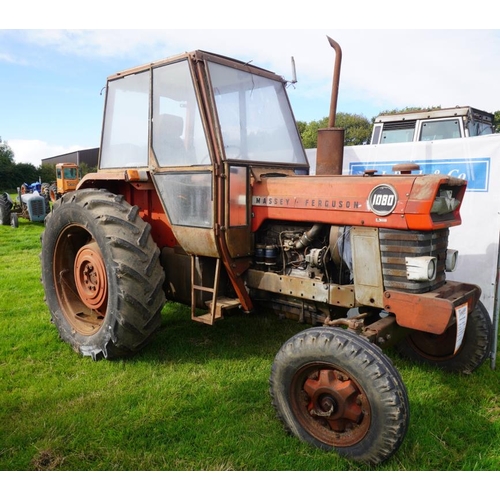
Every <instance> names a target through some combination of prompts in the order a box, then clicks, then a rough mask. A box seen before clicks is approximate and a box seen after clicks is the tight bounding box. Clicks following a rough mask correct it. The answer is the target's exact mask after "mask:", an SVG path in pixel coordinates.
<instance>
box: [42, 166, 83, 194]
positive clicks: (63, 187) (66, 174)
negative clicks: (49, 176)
mask: <svg viewBox="0 0 500 500" xmlns="http://www.w3.org/2000/svg"><path fill="white" fill-rule="evenodd" d="M80 177H81V175H80V169H79V168H78V166H77V165H76V164H75V163H58V164H57V165H56V179H57V180H56V183H55V184H52V185H51V186H50V188H49V189H50V199H51V200H52V201H56V200H57V199H59V198H60V197H61V196H62V195H63V194H64V193H67V192H68V191H74V190H75V189H76V186H77V185H78V183H79V182H80Z"/></svg>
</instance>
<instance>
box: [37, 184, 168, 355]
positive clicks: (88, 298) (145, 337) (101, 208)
mask: <svg viewBox="0 0 500 500" xmlns="http://www.w3.org/2000/svg"><path fill="white" fill-rule="evenodd" d="M150 229H151V227H150V225H149V224H147V223H146V222H144V221H143V220H142V219H141V217H140V216H139V209H138V207H135V206H131V205H129V204H128V203H127V202H126V201H125V200H124V198H123V197H122V196H116V195H114V194H112V193H109V192H108V191H104V190H94V189H85V190H81V191H75V192H73V193H69V194H68V195H66V196H63V197H62V198H60V199H59V200H58V201H57V202H56V203H55V204H54V210H53V211H52V212H51V213H50V214H49V215H48V216H47V218H46V222H45V230H44V232H43V234H42V253H41V264H42V282H43V286H44V289H45V300H46V302H47V304H48V307H49V309H50V312H51V315H52V319H53V322H54V323H55V325H56V327H57V329H58V330H59V334H60V336H61V338H62V339H63V340H64V341H66V342H68V343H69V344H70V345H71V346H72V347H73V349H75V350H76V351H77V352H79V353H81V354H82V355H85V356H92V358H93V359H99V358H102V357H104V358H114V357H118V356H124V355H127V354H131V353H134V352H136V351H138V350H139V349H140V348H141V347H142V346H143V345H145V344H146V343H147V342H148V341H149V340H150V339H151V336H152V335H153V333H154V332H155V331H156V330H157V329H158V327H159V326H160V321H161V310H162V307H163V304H164V302H165V296H164V293H163V290H162V285H163V280H164V273H163V269H162V267H161V265H160V261H159V250H158V247H157V246H156V243H155V242H154V241H153V239H152V237H151V235H150Z"/></svg>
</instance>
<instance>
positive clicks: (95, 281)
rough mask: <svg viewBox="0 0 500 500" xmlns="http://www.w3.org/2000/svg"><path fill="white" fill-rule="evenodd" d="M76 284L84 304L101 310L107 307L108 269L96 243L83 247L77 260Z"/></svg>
mask: <svg viewBox="0 0 500 500" xmlns="http://www.w3.org/2000/svg"><path fill="white" fill-rule="evenodd" d="M75 283H76V288H77V290H78V294H79V295H80V298H81V300H82V301H83V303H84V304H85V305H86V306H87V307H88V308H90V309H93V310H99V309H101V308H102V307H103V305H105V303H106V299H107V291H108V280H107V277H106V267H105V265H104V261H103V258H102V255H101V251H100V250H99V246H98V245H97V243H96V242H92V243H89V244H88V245H85V246H83V247H82V248H80V250H79V251H78V253H77V255H76V258H75Z"/></svg>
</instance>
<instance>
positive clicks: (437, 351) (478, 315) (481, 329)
mask: <svg viewBox="0 0 500 500" xmlns="http://www.w3.org/2000/svg"><path fill="white" fill-rule="evenodd" d="M493 335H494V331H493V325H492V323H491V320H490V316H489V314H488V311H487V310H486V308H485V307H484V305H483V303H482V302H481V301H479V302H478V303H477V305H476V308H475V309H474V310H473V311H472V312H471V313H470V314H469V316H468V318H467V325H466V328H465V334H464V337H463V340H462V343H461V345H460V347H459V348H458V349H456V347H455V344H456V339H457V327H456V325H453V326H451V327H450V328H448V329H447V330H446V332H444V333H443V334H441V335H434V334H431V333H427V332H419V331H412V332H411V333H410V334H409V335H407V336H406V337H405V338H404V339H403V340H402V341H401V342H400V343H399V344H398V345H397V346H396V347H397V350H398V352H399V353H400V354H401V355H402V356H404V357H406V358H408V359H410V360H412V361H417V362H420V363H424V364H427V365H432V366H437V367H439V368H441V369H442V370H445V371H449V372H458V373H464V374H470V373H472V372H473V371H474V370H476V369H477V368H479V367H480V366H481V365H482V364H483V363H484V361H485V360H486V358H487V357H488V355H489V353H490V352H491V348H492V345H493V338H494V337H493Z"/></svg>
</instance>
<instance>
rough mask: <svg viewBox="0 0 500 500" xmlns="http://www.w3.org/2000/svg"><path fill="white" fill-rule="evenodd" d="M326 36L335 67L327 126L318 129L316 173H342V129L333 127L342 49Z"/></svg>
mask: <svg viewBox="0 0 500 500" xmlns="http://www.w3.org/2000/svg"><path fill="white" fill-rule="evenodd" d="M327 38H328V41H329V42H330V45H331V47H332V48H333V49H334V50H335V67H334V70H333V83H332V96H331V101H330V115H329V117H328V128H323V129H320V130H318V149H317V153H316V175H342V163H343V161H344V129H343V128H337V127H335V119H336V114H337V97H338V93H339V82H340V66H341V63H342V50H341V48H340V45H339V44H338V43H337V42H336V41H335V40H333V39H331V38H330V37H329V36H327Z"/></svg>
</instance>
